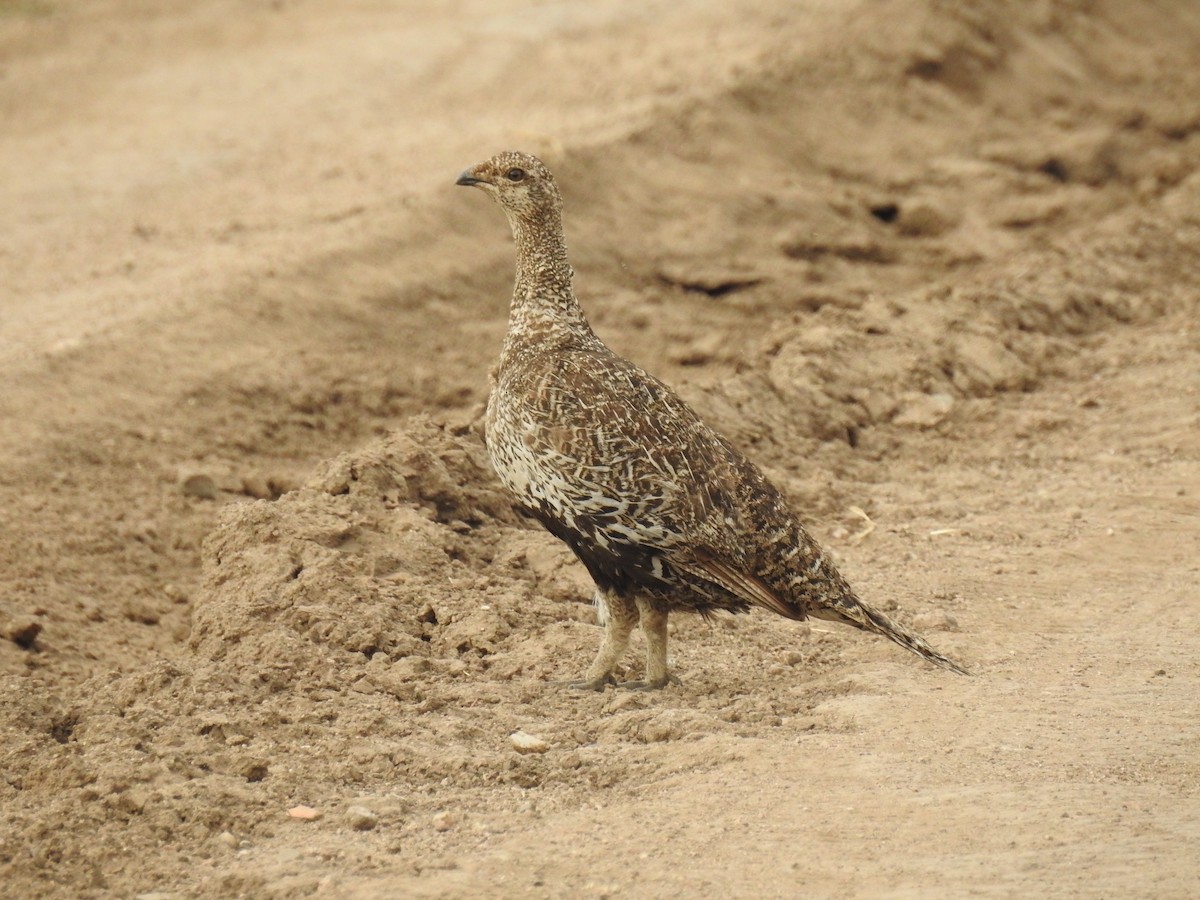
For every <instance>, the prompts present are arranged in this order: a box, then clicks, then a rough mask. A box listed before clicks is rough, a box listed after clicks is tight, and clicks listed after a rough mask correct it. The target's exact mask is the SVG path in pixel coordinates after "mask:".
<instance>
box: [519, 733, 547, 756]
mask: <svg viewBox="0 0 1200 900" xmlns="http://www.w3.org/2000/svg"><path fill="white" fill-rule="evenodd" d="M509 740H510V741H511V742H512V745H513V749H514V750H516V751H517V752H518V753H545V752H546V751H547V750H549V749H550V745H549V744H548V743H546V741H545V739H543V738H540V737H538V736H537V735H536V734H527V733H526V732H524V731H515V732H513V734H512V735H511V736H510V737H509Z"/></svg>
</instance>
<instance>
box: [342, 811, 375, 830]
mask: <svg viewBox="0 0 1200 900" xmlns="http://www.w3.org/2000/svg"><path fill="white" fill-rule="evenodd" d="M346 824H347V825H349V826H350V827H351V828H353V829H354V830H355V831H371V830H372V829H373V828H375V826H376V825H378V824H379V816H377V815H376V814H375V813H373V812H372V811H371V810H369V809H367V808H366V807H365V806H351V807H350V808H349V809H347V810H346Z"/></svg>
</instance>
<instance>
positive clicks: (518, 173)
mask: <svg viewBox="0 0 1200 900" xmlns="http://www.w3.org/2000/svg"><path fill="white" fill-rule="evenodd" d="M504 177H505V178H507V179H508V180H509V181H524V180H525V170H524V169H518V168H516V167H514V168H511V169H509V170H508V171H507V172H505V173H504Z"/></svg>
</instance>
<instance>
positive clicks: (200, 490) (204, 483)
mask: <svg viewBox="0 0 1200 900" xmlns="http://www.w3.org/2000/svg"><path fill="white" fill-rule="evenodd" d="M179 488H180V490H182V491H183V493H184V494H185V495H186V496H188V497H199V498H200V499H201V500H216V499H217V483H216V482H215V481H214V480H213V477H212V476H211V475H205V474H204V473H202V472H197V473H195V474H192V475H188V476H186V477H185V478H184V479H183V481H182V482H181V483H180V485H179Z"/></svg>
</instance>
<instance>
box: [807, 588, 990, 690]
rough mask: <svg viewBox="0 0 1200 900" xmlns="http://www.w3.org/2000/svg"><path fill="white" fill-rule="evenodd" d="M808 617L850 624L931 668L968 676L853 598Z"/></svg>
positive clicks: (888, 618) (905, 629) (831, 605)
mask: <svg viewBox="0 0 1200 900" xmlns="http://www.w3.org/2000/svg"><path fill="white" fill-rule="evenodd" d="M808 614H809V615H810V616H812V617H813V618H814V619H827V620H829V621H831V622H841V623H843V624H846V625H853V626H854V627H855V628H861V629H862V630H863V631H873V632H874V633H875V634H881V635H883V636H884V637H885V638H887V639H888V640H890V641H894V642H895V643H897V644H899V645H900V646H901V647H903V648H904V649H906V650H911V651H912V652H913V653H915V654H917V656H920V657H921V658H922V659H925V660H928V661H929V662H931V663H933V664H934V665H935V666H940V667H941V668H943V669H949V670H950V671H951V672H957V673H958V674H959V675H970V674H971V673H970V672H968V671H967V670H966V669H964V668H963V667H962V666H960V665H959V664H958V663H956V662H954V660H952V659H948V658H947V657H945V656H943V655H942V654H940V653H938V652H937V651H936V650H934V649H933V648H932V647H931V646H929V644H928V643H926V641H925V639H924V638H922V637H920V636H919V635H916V634H913V633H912V632H911V631H909V630H908V629H907V628H905V627H904V626H903V625H901V624H900V623H899V622H896V621H894V620H893V619H891V618H890V617H888V616H885V615H884V614H883V613H881V612H880V611H879V610H877V609H872V608H871V607H869V606H867V604H865V603H863V602H862V601H861V600H859V599H858V598H856V597H853V596H850V597H845V598H843V599H841V600H837V601H834V602H831V603H829V605H828V606H824V607H818V608H816V609H810V610H809V611H808Z"/></svg>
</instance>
